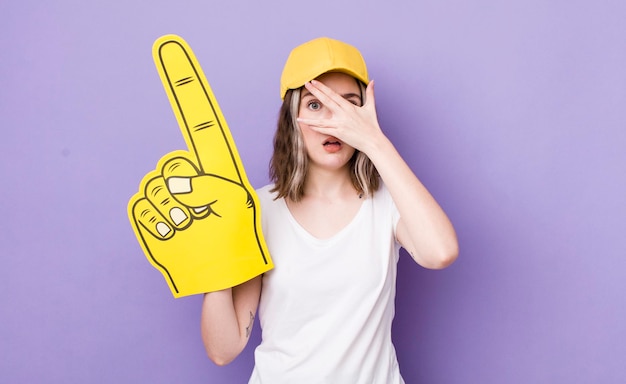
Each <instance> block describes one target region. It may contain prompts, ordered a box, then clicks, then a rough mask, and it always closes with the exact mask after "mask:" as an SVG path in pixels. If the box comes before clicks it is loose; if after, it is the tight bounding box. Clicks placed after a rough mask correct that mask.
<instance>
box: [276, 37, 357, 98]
mask: <svg viewBox="0 0 626 384" xmlns="http://www.w3.org/2000/svg"><path fill="white" fill-rule="evenodd" d="M326 72H343V73H346V74H348V75H350V76H352V77H355V78H356V79H358V80H360V81H362V82H363V83H365V84H367V83H368V82H369V78H368V75H367V67H366V65H365V60H364V59H363V56H362V55H361V52H359V50H358V49H356V48H355V47H353V46H352V45H350V44H347V43H344V42H342V41H339V40H334V39H330V38H328V37H320V38H317V39H314V40H311V41H308V42H306V43H304V44H302V45H299V46H297V47H296V48H294V49H293V50H292V51H291V53H290V54H289V57H288V58H287V62H286V63H285V67H284V68H283V74H282V76H281V78H280V97H281V99H284V98H285V93H286V92H287V90H288V89H296V88H300V87H302V86H303V85H304V83H306V82H307V81H311V80H313V79H315V78H316V77H318V76H320V75H322V74H324V73H326Z"/></svg>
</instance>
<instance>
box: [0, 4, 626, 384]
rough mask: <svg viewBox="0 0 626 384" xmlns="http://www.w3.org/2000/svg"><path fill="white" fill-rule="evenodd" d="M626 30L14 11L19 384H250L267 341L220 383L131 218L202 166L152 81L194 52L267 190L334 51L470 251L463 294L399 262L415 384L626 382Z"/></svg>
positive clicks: (1, 326) (373, 14) (589, 9)
mask: <svg viewBox="0 0 626 384" xmlns="http://www.w3.org/2000/svg"><path fill="white" fill-rule="evenodd" d="M118 3H119V4H118ZM183 3H184V4H183ZM624 20H626V3H624V2H623V1H621V0H614V1H601V0H600V1H598V0H587V1H576V0H573V1H572V0H570V1H565V0H563V1H539V0H511V1H487V0H485V1H471V2H470V1H465V0H448V1H439V0H437V1H435V0H429V1H414V0H402V1H399V0H391V1H384V2H383V1H380V2H376V1H366V0H358V1H356V0H355V1H344V2H338V1H334V0H319V1H314V2H296V1H249V2H244V3H242V2H240V1H221V2H213V1H189V2H175V1H168V2H163V1H150V2H148V1H145V2H140V1H124V2H107V3H106V5H104V4H98V5H95V4H92V3H89V2H85V1H77V0H76V1H69V0H65V1H56V2H36V1H19V2H17V1H12V2H9V1H4V2H2V4H1V5H0V47H2V53H1V54H0V127H1V129H2V136H1V138H0V153H1V156H2V162H1V163H0V180H1V188H0V217H2V220H1V224H0V226H1V227H0V257H1V262H2V264H1V267H0V314H1V318H0V381H2V382H7V383H9V382H33V383H35V382H36V383H43V382H46V383H173V382H175V383H213V382H214V383H242V382H245V381H246V380H247V377H248V375H249V373H250V371H251V369H252V364H253V348H254V345H255V344H257V343H258V341H259V338H260V332H259V328H258V327H257V328H256V329H255V332H254V336H253V338H252V340H251V342H250V345H249V346H248V348H247V349H246V350H245V351H244V352H243V354H242V355H241V356H240V357H239V358H238V359H237V360H236V361H235V362H233V363H232V364H231V365H229V366H227V367H223V368H219V367H216V366H215V365H213V363H211V362H210V361H209V360H208V359H207V358H206V357H205V353H204V350H203V346H202V343H201V340H200V335H199V311H200V297H188V298H182V299H178V300H175V299H173V298H172V296H171V294H170V293H169V290H168V288H167V286H166V284H165V281H164V279H163V277H162V276H161V274H160V273H158V272H157V271H156V270H155V269H154V268H153V267H152V266H151V265H150V264H149V263H148V262H147V260H146V259H145V257H144V256H143V254H142V252H141V250H140V248H139V245H138V243H137V241H136V240H135V238H134V235H133V232H132V230H131V227H130V225H129V222H128V219H127V217H126V203H127V201H128V199H129V197H130V196H131V195H132V194H133V193H134V192H135V191H136V189H137V187H138V184H139V181H140V180H141V178H142V177H143V175H144V174H145V173H146V172H148V171H149V170H151V169H152V168H153V167H154V166H155V164H156V162H157V160H158V159H159V158H160V157H161V156H162V155H164V154H165V153H168V152H170V151H172V150H176V149H182V148H184V142H183V140H182V137H181V135H180V133H179V131H178V127H177V125H176V122H175V120H174V116H173V114H172V112H171V110H170V107H169V104H168V101H167V98H166V96H165V93H164V91H163V89H162V86H161V83H160V81H159V78H158V75H157V72H156V70H155V68H154V64H153V62H152V57H151V46H152V43H153V41H154V40H155V39H156V38H158V37H159V36H161V35H163V34H167V33H176V34H179V35H180V36H182V37H184V38H185V39H186V40H187V41H188V43H189V44H190V45H191V46H192V48H193V49H194V51H195V53H196V55H197V57H198V60H199V61H200V63H201V65H202V67H203V68H204V71H205V73H206V75H207V77H208V79H209V82H210V83H211V85H212V88H213V91H214V93H215V94H216V96H217V98H218V100H219V102H220V105H221V107H222V110H223V112H224V114H225V116H226V118H227V120H228V122H229V125H230V127H231V130H232V133H233V136H234V137H235V140H236V142H237V144H238V147H239V151H240V153H241V156H242V160H243V163H244V164H245V166H246V169H247V172H248V176H249V178H250V181H251V183H252V184H253V185H254V186H255V187H260V186H262V185H263V184H265V183H266V182H267V163H268V160H269V155H270V151H271V137H272V135H273V131H274V124H275V120H276V116H277V111H278V107H279V103H280V100H279V96H278V94H279V91H278V80H279V76H280V71H281V68H282V64H283V62H284V60H285V58H286V56H287V54H288V52H289V50H290V49H291V48H292V47H293V46H295V45H297V44H299V43H302V42H304V41H306V40H308V39H311V38H314V37H318V36H321V35H327V36H331V37H335V38H339V39H342V40H345V41H348V42H350V43H352V44H354V45H356V46H358V47H359V48H360V49H361V51H362V52H363V54H364V56H365V57H366V59H367V61H368V64H369V68H370V72H371V75H372V77H373V78H374V79H375V80H376V83H377V100H378V110H379V117H380V121H381V123H382V125H383V126H384V129H385V131H386V132H387V134H388V136H389V137H390V138H391V139H392V140H393V141H394V142H395V143H396V145H397V147H398V150H399V151H400V152H401V153H402V154H403V155H404V157H405V158H406V160H407V162H408V163H409V164H410V165H411V167H412V168H413V169H414V170H415V172H416V173H417V174H418V176H419V177H420V178H421V179H422V180H423V182H424V183H425V184H426V185H427V186H428V188H429V189H430V190H431V191H432V192H433V194H434V195H435V196H436V197H437V199H438V200H439V201H440V203H441V205H442V206H443V207H444V208H445V210H446V211H447V212H448V214H449V216H450V217H451V219H452V220H453V222H454V224H455V226H456V229H457V231H458V235H459V240H460V246H461V255H460V258H459V260H458V261H457V262H456V263H455V264H454V265H453V266H452V267H450V268H449V269H446V270H444V271H427V270H424V269H422V268H421V267H419V266H416V265H413V264H412V262H410V261H409V260H408V259H409V258H408V257H407V256H406V254H404V253H403V257H402V258H401V262H400V266H399V267H400V274H399V281H398V288H399V289H398V297H397V316H396V320H395V326H394V340H395V342H396V346H397V350H398V356H399V360H400V364H401V369H402V372H403V375H404V376H405V379H406V381H407V383H417V382H421V383H459V384H465V383H494V384H495V383H618V382H626V368H625V367H624V358H625V357H626V303H625V299H624V294H625V291H626V278H625V277H626V257H625V256H626V240H625V239H626V236H625V232H626V221H625V218H626V172H625V171H626V23H625V22H624ZM329 300H331V298H329ZM338 331H340V330H338Z"/></svg>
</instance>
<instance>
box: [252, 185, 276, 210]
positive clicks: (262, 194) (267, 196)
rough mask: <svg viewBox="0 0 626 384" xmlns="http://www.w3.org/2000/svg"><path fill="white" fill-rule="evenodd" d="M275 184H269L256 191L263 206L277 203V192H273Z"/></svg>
mask: <svg viewBox="0 0 626 384" xmlns="http://www.w3.org/2000/svg"><path fill="white" fill-rule="evenodd" d="M272 189H274V184H267V185H264V186H262V187H261V188H257V189H256V190H255V192H256V194H257V196H258V198H259V201H260V202H261V204H264V205H265V204H268V203H271V202H273V201H276V192H272Z"/></svg>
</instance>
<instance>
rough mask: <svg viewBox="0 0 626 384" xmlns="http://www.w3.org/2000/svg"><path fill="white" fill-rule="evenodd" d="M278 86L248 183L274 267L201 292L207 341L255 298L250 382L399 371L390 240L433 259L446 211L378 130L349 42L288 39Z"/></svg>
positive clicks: (440, 259)
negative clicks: (260, 180)
mask: <svg viewBox="0 0 626 384" xmlns="http://www.w3.org/2000/svg"><path fill="white" fill-rule="evenodd" d="M281 97H282V98H283V105H282V108H281V111H280V117H279V121H278V129H277V131H276V134H275V138H274V154H273V157H272V160H271V163H270V175H271V178H272V181H273V184H272V185H269V186H266V187H264V188H261V189H259V190H258V191H257V192H258V195H259V201H260V203H261V211H262V215H263V233H264V236H265V240H266V242H267V246H268V249H269V251H270V254H271V256H272V259H273V261H274V265H275V268H274V269H273V270H272V271H270V272H268V273H266V274H265V275H263V276H260V277H257V278H254V279H252V280H250V281H248V282H246V283H244V284H241V285H239V286H236V287H233V288H232V289H227V290H224V291H219V292H212V293H207V294H206V295H205V297H204V302H203V309H202V324H201V326H202V338H203V341H204V344H205V346H206V349H207V353H208V355H209V357H210V358H211V359H212V360H213V361H214V362H215V363H217V364H219V365H222V364H227V363H229V362H230V361H231V360H233V359H234V358H235V357H236V356H237V355H238V354H239V353H240V352H241V351H242V350H243V348H244V347H245V346H246V343H247V341H248V338H249V336H250V332H251V328H252V324H253V322H254V316H255V314H256V312H257V308H258V309H259V316H260V324H261V328H262V342H261V344H260V345H259V346H258V347H257V349H256V351H255V367H254V371H253V373H252V377H251V378H250V383H255V384H256V383H271V384H277V383H381V384H382V383H385V384H391V383H403V380H402V377H401V376H400V372H399V368H398V363H397V359H396V355H395V350H394V347H393V345H392V343H391V323H392V319H393V316H394V298H395V285H396V265H397V261H398V255H399V247H400V246H402V247H404V248H405V249H406V250H407V251H408V253H409V254H410V255H411V256H412V257H413V259H414V260H415V261H416V262H417V263H418V264H420V265H422V266H423V267H426V268H432V269H438V268H444V267H446V266H448V265H450V264H451V263H452V262H453V261H454V260H455V259H456V257H457V254H458V244H457V239H456V234H455V232H454V229H453V227H452V224H451V223H450V221H449V220H448V218H447V216H446V214H445V213H444V212H443V211H442V209H441V208H440V207H439V205H438V204H437V202H436V201H435V199H434V198H433V197H432V196H431V195H430V193H429V192H428V191H427V190H426V188H425V187H424V186H423V185H422V183H421V182H420V181H419V180H418V179H417V177H416V176H415V175H414V174H413V172H412V171H411V169H410V168H409V167H408V166H407V164H406V163H405V162H404V160H403V159H402V158H401V157H400V155H399V154H398V152H397V151H396V149H395V148H394V146H393V144H392V143H391V142H390V141H389V140H388V139H387V137H386V136H385V134H384V133H383V131H382V130H381V128H380V126H379V124H378V119H377V117H376V109H375V102H374V82H373V81H369V78H368V75H367V69H366V66H365V62H364V61H363V58H362V56H361V54H360V52H359V51H358V50H357V49H356V48H354V47H352V46H350V45H348V44H345V43H343V42H340V41H337V40H332V39H328V38H320V39H315V40H312V41H309V42H307V43H305V44H303V45H301V46H299V47H297V48H295V49H294V50H293V51H292V52H291V54H290V56H289V58H288V60H287V62H286V64H285V68H284V70H283V75H282V77H281Z"/></svg>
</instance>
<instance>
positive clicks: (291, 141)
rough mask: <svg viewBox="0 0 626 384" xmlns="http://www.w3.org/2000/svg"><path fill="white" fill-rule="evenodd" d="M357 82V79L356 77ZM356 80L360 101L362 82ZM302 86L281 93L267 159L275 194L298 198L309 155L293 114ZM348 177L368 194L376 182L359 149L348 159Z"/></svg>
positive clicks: (376, 176)
mask: <svg viewBox="0 0 626 384" xmlns="http://www.w3.org/2000/svg"><path fill="white" fill-rule="evenodd" d="M357 82H358V81H357ZM358 83H359V89H360V90H361V100H363V101H362V103H364V102H365V100H364V97H365V92H364V89H365V86H364V85H363V84H362V83H361V82H358ZM301 90H302V88H298V89H290V90H288V91H287V93H286V94H285V98H284V100H283V104H282V106H281V108H280V111H279V114H278V127H277V128H276V133H275V134H274V153H273V154H272V158H271V160H270V179H271V180H272V182H274V187H273V188H272V189H271V191H272V192H277V196H276V198H277V199H278V198H281V197H288V198H289V199H291V200H292V201H295V202H297V201H300V200H301V199H302V196H304V183H305V180H306V176H307V171H308V169H309V156H308V155H307V153H306V147H305V146H304V138H303V137H302V133H301V132H300V127H299V126H298V122H297V121H296V118H297V117H298V109H299V106H300V93H301ZM349 167H350V180H351V181H352V185H353V186H354V188H355V189H356V190H357V192H358V193H359V194H361V195H365V196H372V195H373V194H374V192H375V191H376V190H378V187H379V186H380V177H379V175H378V171H377V170H376V168H375V167H374V164H373V163H372V161H371V160H370V159H369V158H368V157H367V156H366V155H365V154H364V153H362V152H360V151H358V150H357V151H355V153H354V155H353V156H352V158H351V159H350V162H349Z"/></svg>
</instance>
